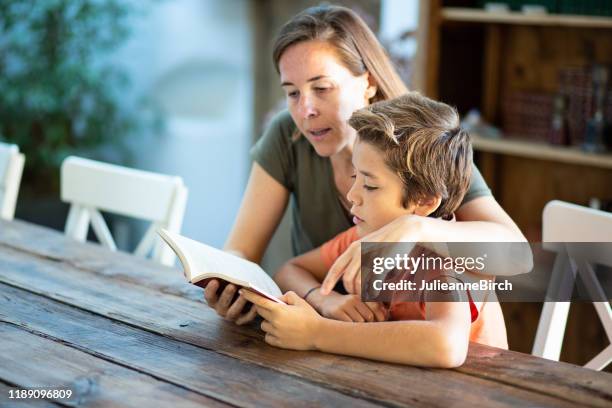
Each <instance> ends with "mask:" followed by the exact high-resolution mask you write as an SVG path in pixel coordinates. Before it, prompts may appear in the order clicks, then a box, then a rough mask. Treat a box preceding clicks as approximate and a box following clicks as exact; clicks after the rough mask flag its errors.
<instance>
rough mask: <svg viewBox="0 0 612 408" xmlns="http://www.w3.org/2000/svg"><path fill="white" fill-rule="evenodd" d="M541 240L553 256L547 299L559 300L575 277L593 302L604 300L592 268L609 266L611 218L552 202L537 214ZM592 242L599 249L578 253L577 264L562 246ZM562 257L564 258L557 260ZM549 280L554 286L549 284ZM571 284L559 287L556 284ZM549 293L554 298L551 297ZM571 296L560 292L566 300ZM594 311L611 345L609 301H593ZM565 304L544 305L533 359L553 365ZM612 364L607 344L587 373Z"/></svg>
mask: <svg viewBox="0 0 612 408" xmlns="http://www.w3.org/2000/svg"><path fill="white" fill-rule="evenodd" d="M542 241H543V246H544V248H546V249H550V250H555V251H557V252H558V255H557V260H556V261H555V266H554V270H553V275H552V279H551V285H550V286H549V294H550V295H551V296H553V298H558V296H559V293H558V291H559V290H564V291H565V290H566V289H560V288H570V289H569V290H571V285H573V282H574V280H575V278H576V277H577V276H580V278H581V279H582V281H583V282H584V283H585V286H586V287H587V290H589V292H590V293H591V295H595V293H597V295H598V296H597V297H598V298H602V299H605V294H604V291H603V289H602V288H601V286H600V284H599V281H598V280H597V275H596V274H595V271H594V268H593V264H602V265H607V266H612V214H611V213H608V212H604V211H599V210H595V209H592V208H588V207H583V206H580V205H576V204H571V203H566V202H563V201H557V200H555V201H551V202H549V203H548V204H547V205H546V207H544V212H543V214H542ZM571 242H594V243H595V242H597V243H604V244H603V245H599V244H598V245H590V246H588V248H587V250H586V251H582V253H581V255H580V260H576V259H573V258H572V255H571V253H572V251H571V249H569V248H568V247H567V245H565V248H563V247H562V246H563V245H564V244H563V243H571ZM563 257H565V258H564V259H561V258H563ZM553 281H555V282H557V283H556V284H555V285H553V283H552V282H553ZM562 281H564V282H566V283H568V282H569V284H570V285H564V284H561V285H559V284H558V282H562ZM551 289H554V290H555V291H556V293H550V291H551ZM570 294H571V293H565V294H564V296H569V295H570ZM593 305H594V306H595V310H596V311H597V314H598V316H599V319H600V321H601V323H602V325H603V327H604V330H605V332H606V334H607V336H608V339H609V341H610V342H611V343H612V309H611V308H610V302H608V301H607V300H606V301H596V302H593ZM569 306H570V303H569V302H545V303H544V307H543V310H542V315H541V316H540V323H539V325H538V330H537V333H536V339H535V342H534V347H533V354H534V355H538V356H540V357H545V358H549V359H553V360H558V359H559V356H560V354H561V346H562V344H563V337H564V333H565V325H566V323H567V315H568V312H569ZM610 361H612V344H610V345H609V346H608V347H607V348H606V349H604V350H603V351H602V352H601V353H599V354H598V355H597V356H595V358H593V359H592V360H591V361H589V363H587V364H586V365H585V367H587V368H592V369H597V370H600V369H602V368H604V367H605V366H606V365H608V364H609V363H610Z"/></svg>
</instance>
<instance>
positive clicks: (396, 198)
mask: <svg viewBox="0 0 612 408" xmlns="http://www.w3.org/2000/svg"><path fill="white" fill-rule="evenodd" d="M349 124H350V125H351V126H352V127H353V128H354V129H355V130H356V131H357V134H358V137H357V140H356V143H355V146H354V150H353V165H354V167H355V176H354V179H355V181H354V184H353V186H352V188H351V190H350V191H349V193H348V195H347V197H348V199H349V201H350V202H351V204H352V208H351V213H352V214H353V215H354V222H355V224H356V225H355V227H353V228H351V229H349V230H347V231H345V232H343V233H341V234H339V235H338V236H337V237H335V238H334V239H332V240H331V241H329V242H327V243H325V244H324V245H323V246H321V247H320V248H317V249H315V250H312V251H310V252H308V253H305V254H303V255H301V256H298V257H296V258H294V259H292V260H291V261H289V262H288V263H287V264H286V265H285V266H283V268H282V269H281V270H280V271H279V272H278V273H277V275H276V276H275V280H276V281H277V283H278V284H279V286H280V287H281V289H283V290H290V292H287V293H286V294H285V296H284V300H285V302H286V303H287V304H288V305H280V304H277V303H274V302H271V301H268V300H266V299H264V298H262V297H259V296H257V295H255V294H253V293H251V292H249V291H245V290H242V291H241V293H242V294H243V296H244V297H245V298H246V299H247V300H249V301H251V302H253V303H254V304H255V305H256V307H257V312H258V313H259V314H260V315H261V316H262V317H263V318H264V319H265V321H264V322H263V323H262V325H261V327H262V330H264V331H265V332H266V342H268V343H269V344H271V345H274V346H278V347H283V348H291V349H299V350H306V349H318V350H321V351H326V352H332V353H338V354H347V355H353V356H358V357H366V358H371V359H376V360H383V361H390V362H398V363H405V364H412V365H422V366H436V367H456V366H459V365H461V364H462V363H463V361H464V360H465V357H466V355H467V348H468V343H469V341H470V340H471V341H477V342H480V343H484V344H489V345H493V346H497V347H503V348H507V341H506V332H505V326H504V321H503V315H502V313H501V309H500V307H499V304H498V303H496V302H478V304H476V303H474V302H473V301H472V297H471V296H470V294H469V293H468V294H467V295H468V297H469V302H457V301H453V302H442V301H436V302H425V301H421V302H418V301H412V302H405V301H404V302H402V301H399V302H397V301H395V302H391V303H390V304H389V305H388V306H384V305H383V304H381V303H378V302H368V303H363V302H361V300H360V298H359V297H358V296H356V295H342V294H340V293H337V292H332V293H331V294H329V295H326V296H322V295H321V294H320V293H319V287H320V285H321V281H322V280H323V278H324V277H325V274H326V273H327V271H328V270H329V268H330V267H331V265H332V264H333V262H334V261H335V259H337V258H338V257H339V256H340V255H341V254H342V253H343V252H344V250H346V249H347V248H348V246H349V245H350V244H351V243H352V242H354V241H356V240H358V239H359V237H363V236H365V235H367V234H369V233H371V232H373V231H375V230H377V229H379V228H381V227H382V226H384V225H386V224H388V223H389V222H391V221H393V220H394V219H396V218H397V217H400V216H403V215H407V214H414V215H418V216H430V217H438V218H443V219H448V220H449V222H451V221H450V220H451V219H452V217H453V211H454V210H455V209H456V208H457V207H458V206H459V204H460V203H461V200H462V198H463V196H464V194H465V192H466V190H467V188H468V184H469V180H470V169H471V162H472V150H471V145H470V141H469V136H468V135H467V133H465V132H464V131H462V130H461V129H460V128H459V116H458V114H457V112H456V111H455V110H454V109H453V108H451V107H449V106H448V105H445V104H443V103H439V102H436V101H433V100H431V99H428V98H425V97H423V96H421V95H419V94H418V93H410V94H407V95H404V96H402V97H399V98H396V99H393V100H389V101H383V102H378V103H375V104H373V105H370V106H369V107H367V108H364V109H361V110H359V111H357V112H355V113H354V114H353V116H352V117H351V119H350V120H349ZM296 293H297V294H296ZM298 294H299V295H301V297H300V296H298ZM493 296H494V295H493ZM317 311H318V312H319V313H320V314H319V313H317ZM387 318H390V319H391V320H394V321H385V320H387ZM374 321H375V322H374ZM366 322H374V323H366Z"/></svg>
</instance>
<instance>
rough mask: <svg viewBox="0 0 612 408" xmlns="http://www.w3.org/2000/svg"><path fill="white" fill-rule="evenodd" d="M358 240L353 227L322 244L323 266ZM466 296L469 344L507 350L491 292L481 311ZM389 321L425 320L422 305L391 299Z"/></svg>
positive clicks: (498, 309) (504, 327) (423, 306)
mask: <svg viewBox="0 0 612 408" xmlns="http://www.w3.org/2000/svg"><path fill="white" fill-rule="evenodd" d="M358 239H359V236H358V235H357V228H356V227H352V228H349V229H348V230H346V231H344V232H341V233H340V234H338V235H337V236H336V237H334V238H332V239H331V240H329V241H327V242H326V243H325V244H323V245H322V246H321V257H322V260H323V263H324V264H325V267H326V268H327V269H329V268H331V266H332V265H333V264H334V262H335V261H336V259H338V258H339V257H340V255H342V253H344V251H346V249H347V248H348V247H349V246H350V245H351V243H353V242H355V241H357V240H358ZM467 295H468V299H469V305H470V312H471V316H472V325H471V327H470V341H473V342H476V343H480V344H486V345H489V346H494V347H500V348H504V349H507V348H508V340H507V337H506V325H505V322H504V315H503V314H502V311H501V307H500V306H499V303H498V302H497V297H496V296H495V293H494V292H493V293H492V294H491V295H490V296H489V299H485V301H484V302H482V306H480V308H478V307H477V306H476V304H475V303H474V302H473V300H472V296H471V295H470V293H469V291H468V293H467ZM491 299H493V300H491ZM389 319H390V320H425V302H422V301H421V302H416V301H412V302H407V301H399V300H396V299H393V300H392V301H391V302H390V305H389Z"/></svg>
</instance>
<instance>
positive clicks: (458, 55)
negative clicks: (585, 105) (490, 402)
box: [414, 0, 612, 364]
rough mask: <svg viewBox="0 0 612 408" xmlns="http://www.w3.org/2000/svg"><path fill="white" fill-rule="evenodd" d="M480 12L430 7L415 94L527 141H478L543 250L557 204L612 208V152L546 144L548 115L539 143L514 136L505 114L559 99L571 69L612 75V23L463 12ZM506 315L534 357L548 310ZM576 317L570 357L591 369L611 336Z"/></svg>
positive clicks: (480, 158)
mask: <svg viewBox="0 0 612 408" xmlns="http://www.w3.org/2000/svg"><path fill="white" fill-rule="evenodd" d="M479 4H480V2H478V1H476V0H473V1H470V0H421V1H420V3H419V7H420V9H419V31H418V33H417V38H418V47H417V57H416V61H415V76H414V78H415V80H414V87H415V88H416V89H417V90H419V91H421V92H422V93H424V94H425V95H427V96H429V97H432V98H434V99H438V100H441V101H443V102H446V103H448V104H451V105H453V106H456V107H457V109H458V110H459V112H460V113H461V114H465V113H467V112H468V111H469V110H471V109H474V108H476V109H478V110H479V111H480V112H481V114H482V117H483V119H484V120H485V121H486V122H488V123H491V124H492V125H494V126H496V127H498V128H500V129H502V131H504V128H505V129H506V133H517V134H520V135H522V136H524V137H525V138H521V139H518V138H502V139H487V138H484V137H480V136H478V135H473V139H472V140H473V146H474V150H475V160H476V164H477V166H478V168H479V170H480V171H481V173H482V175H483V177H484V178H485V180H486V182H487V184H488V185H489V187H490V188H491V190H492V191H493V194H494V196H495V199H496V200H497V201H498V202H499V203H500V205H501V206H502V208H504V210H506V212H507V213H508V214H509V215H510V217H511V218H512V219H513V220H514V221H515V222H516V223H517V225H518V226H519V228H520V229H521V231H522V232H523V233H524V234H525V236H526V237H527V239H528V240H530V241H531V242H538V241H539V240H541V231H542V211H543V209H544V206H545V205H546V203H548V202H549V201H551V200H563V201H568V202H572V203H576V204H580V205H588V203H589V202H590V201H591V199H593V198H598V199H600V201H601V202H606V201H612V152H608V153H605V154H594V153H588V152H585V151H582V150H581V149H580V147H563V146H554V145H549V144H546V143H544V142H540V140H542V139H543V138H544V135H543V134H542V131H541V130H542V123H543V122H542V121H543V119H542V115H540V116H536V117H535V120H533V121H532V122H529V123H530V126H532V128H528V130H531V129H538V132H539V133H536V132H533V136H531V140H530V139H529V138H528V137H529V136H528V132H525V133H523V132H522V131H516V132H514V131H510V130H508V128H509V127H508V126H507V125H508V123H510V124H512V123H513V122H512V121H511V120H510V121H509V120H508V117H509V116H510V115H509V114H508V111H507V110H505V109H507V107H508V106H509V105H510V104H509V103H508V101H511V98H510V96H512V95H513V94H520V93H523V94H533V95H536V96H537V95H545V96H551V95H555V94H557V93H558V92H559V90H560V79H559V78H560V72H561V70H563V69H567V68H568V67H572V68H573V67H589V66H592V64H594V63H597V64H601V65H607V66H612V18H611V17H595V16H574V15H555V14H546V15H526V14H524V13H519V12H508V13H489V12H486V11H484V10H481V9H477V8H459V6H461V7H466V6H474V7H475V6H478V5H479ZM611 75H612V73H611ZM527 100H528V101H529V99H527ZM536 100H537V99H536ZM531 103H532V105H531V106H534V105H533V102H531ZM537 108H539V106H536V109H537ZM538 120H539V122H538ZM514 123H516V122H514ZM574 123H575V122H574ZM510 128H511V126H510ZM583 138H584V134H582V135H581V134H575V133H572V134H571V139H572V141H574V142H575V143H576V144H579V143H581V142H580V141H581V140H582V139H583ZM502 307H503V309H504V317H505V319H506V322H507V327H508V338H509V342H510V347H511V348H512V349H513V350H517V351H523V352H526V353H529V352H530V351H531V347H532V341H533V338H534V336H535V330H536V327H537V324H538V319H539V315H540V305H538V304H525V303H516V304H511V303H509V304H504V305H502ZM572 313H576V314H575V315H573V316H570V319H569V322H568V327H574V328H575V330H581V331H582V332H583V333H581V334H583V335H581V336H566V341H565V343H564V348H563V351H562V355H561V358H562V360H563V361H568V362H572V363H574V364H584V363H585V362H586V361H588V359H589V356H592V355H594V354H595V353H596V351H599V350H600V349H601V347H599V346H601V344H599V343H598V342H601V339H605V333H604V332H603V331H602V330H601V328H600V326H599V322H598V319H597V316H596V315H595V313H593V312H592V311H589V310H585V309H575V308H574V306H572ZM579 337H580V338H579ZM605 344H607V342H606V343H605ZM604 347H605V345H604Z"/></svg>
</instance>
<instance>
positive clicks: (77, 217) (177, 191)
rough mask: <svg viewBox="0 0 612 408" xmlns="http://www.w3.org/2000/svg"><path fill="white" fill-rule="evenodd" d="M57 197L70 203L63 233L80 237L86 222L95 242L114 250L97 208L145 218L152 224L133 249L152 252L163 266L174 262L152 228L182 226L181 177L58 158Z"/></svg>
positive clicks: (176, 228)
mask: <svg viewBox="0 0 612 408" xmlns="http://www.w3.org/2000/svg"><path fill="white" fill-rule="evenodd" d="M61 198H62V201H65V202H68V203H70V204H71V206H70V212H69V214H68V219H67V220H66V227H65V233H66V234H67V235H68V236H70V237H72V238H74V239H76V240H79V241H81V242H84V241H85V240H86V238H87V232H88V230H89V224H90V223H91V226H92V228H93V231H94V233H95V234H96V236H97V238H98V239H99V240H100V242H101V243H102V244H103V245H104V246H106V247H108V248H109V249H111V250H116V249H117V248H116V245H115V242H114V240H113V237H112V235H111V233H110V231H109V229H108V226H107V225H106V223H105V221H104V219H103V218H102V215H101V214H100V212H99V210H102V211H106V212H110V213H115V214H119V215H124V216H128V217H134V218H140V219H144V220H148V221H151V222H152V224H151V226H150V227H149V229H148V230H147V232H146V233H145V235H144V237H143V239H142V240H141V242H140V244H139V245H138V246H137V248H136V250H135V252H134V253H135V254H136V255H139V256H143V257H144V256H147V255H149V254H151V255H152V256H151V257H152V258H153V259H154V260H156V261H158V262H160V263H162V264H164V265H172V264H173V263H174V259H175V256H174V253H173V252H172V251H171V250H170V249H169V248H168V247H167V245H164V244H163V242H161V239H160V238H159V237H158V236H157V234H156V231H157V229H158V228H165V229H167V230H169V231H173V232H177V233H179V232H180V230H181V225H182V223H183V215H184V214H185V206H186V204H187V188H186V187H185V185H184V184H183V180H182V179H181V178H180V177H176V176H167V175H162V174H157V173H152V172H148V171H142V170H136V169H130V168H126V167H122V166H117V165H113V164H108V163H102V162H98V161H94V160H89V159H83V158H80V157H74V156H71V157H68V158H66V159H65V160H64V162H63V163H62V168H61Z"/></svg>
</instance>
